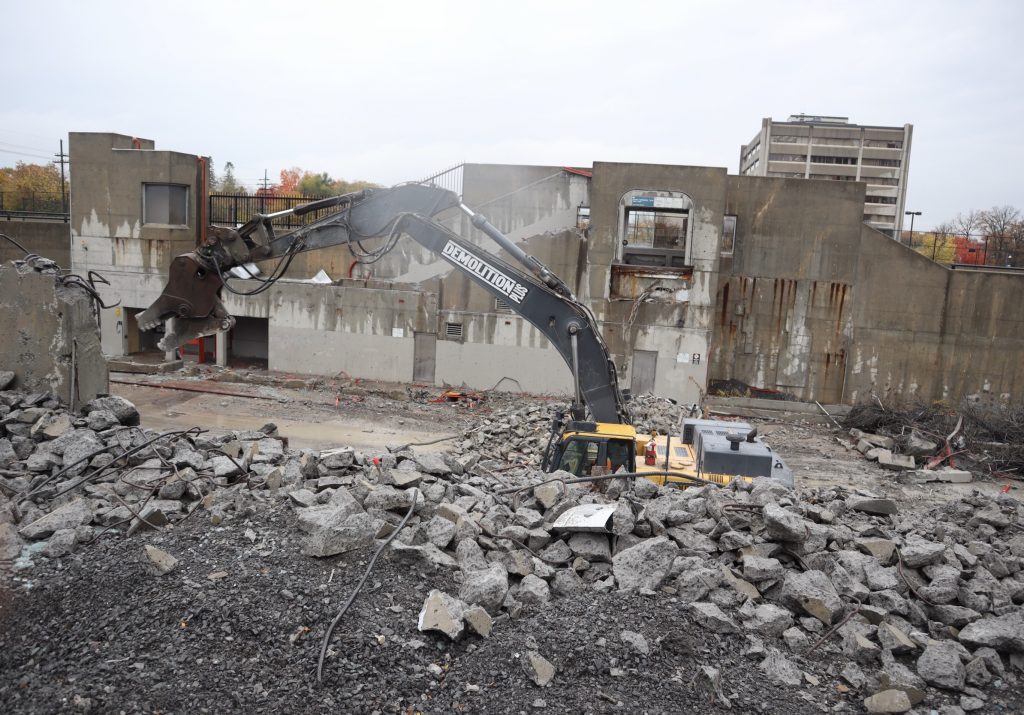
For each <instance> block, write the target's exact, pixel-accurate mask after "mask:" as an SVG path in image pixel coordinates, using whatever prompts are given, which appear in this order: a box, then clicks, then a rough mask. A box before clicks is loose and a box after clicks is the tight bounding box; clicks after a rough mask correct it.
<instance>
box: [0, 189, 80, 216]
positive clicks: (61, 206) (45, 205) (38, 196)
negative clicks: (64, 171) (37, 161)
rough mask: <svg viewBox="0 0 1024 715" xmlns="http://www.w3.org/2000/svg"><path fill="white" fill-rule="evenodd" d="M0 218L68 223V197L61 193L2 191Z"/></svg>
mask: <svg viewBox="0 0 1024 715" xmlns="http://www.w3.org/2000/svg"><path fill="white" fill-rule="evenodd" d="M0 218H5V219H17V218H21V219H26V218H29V219H31V218H38V219H50V220H53V219H60V220H63V221H67V220H68V209H67V201H66V197H64V196H62V195H61V193H60V192H59V191H53V192H50V191H0Z"/></svg>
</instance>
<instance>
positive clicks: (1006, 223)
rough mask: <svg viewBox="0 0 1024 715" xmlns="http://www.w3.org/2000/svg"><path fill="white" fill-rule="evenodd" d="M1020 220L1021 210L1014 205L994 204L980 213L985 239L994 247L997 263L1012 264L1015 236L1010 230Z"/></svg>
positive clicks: (980, 223) (995, 261)
mask: <svg viewBox="0 0 1024 715" xmlns="http://www.w3.org/2000/svg"><path fill="white" fill-rule="evenodd" d="M1019 222H1020V211H1018V210H1017V209H1015V208H1014V207H1013V206H993V207H992V208H990V209H987V210H985V211H981V212H980V213H979V219H978V223H979V227H980V228H981V231H982V233H984V234H985V241H986V243H988V244H989V246H991V248H992V252H993V254H994V255H993V258H994V259H995V260H994V261H993V262H994V263H995V264H996V265H1000V266H1003V265H1011V264H1012V260H1013V259H1012V258H1011V256H1012V255H1013V243H1014V241H1013V238H1012V236H1011V235H1010V231H1011V229H1012V228H1013V225H1014V224H1015V223H1019Z"/></svg>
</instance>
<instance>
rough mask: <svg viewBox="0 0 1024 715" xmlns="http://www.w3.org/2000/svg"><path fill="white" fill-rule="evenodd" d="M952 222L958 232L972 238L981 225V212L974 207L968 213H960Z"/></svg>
mask: <svg viewBox="0 0 1024 715" xmlns="http://www.w3.org/2000/svg"><path fill="white" fill-rule="evenodd" d="M950 223H951V224H952V226H953V229H954V230H955V231H956V233H957V234H959V235H961V236H963V237H964V238H970V237H971V234H972V233H974V232H975V231H977V230H978V228H980V227H981V212H980V211H975V210H973V209H972V210H970V211H968V212H967V213H958V214H957V215H956V218H954V219H953V220H952V221H951V222H950Z"/></svg>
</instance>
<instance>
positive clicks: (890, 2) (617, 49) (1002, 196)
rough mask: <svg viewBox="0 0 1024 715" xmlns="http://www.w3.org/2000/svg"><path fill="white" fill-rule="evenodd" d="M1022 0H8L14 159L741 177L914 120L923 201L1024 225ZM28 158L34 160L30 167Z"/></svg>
mask: <svg viewBox="0 0 1024 715" xmlns="http://www.w3.org/2000/svg"><path fill="white" fill-rule="evenodd" d="M1021 27H1024V3H1020V2H1018V1H1017V0H1005V1H1003V2H966V1H965V2H945V1H935V0H933V1H931V2H896V1H894V0H887V1H885V2H873V1H870V2H841V3H840V2H826V1H824V0H818V2H783V1H773V2H770V3H769V2H760V1H754V0H751V1H749V2H704V3H695V2H665V3H661V2H656V1H653V0H648V1H647V2H642V3H633V4H630V3H621V2H618V3H610V2H607V3H595V4H589V3H582V2H564V1H563V2H552V1H550V0H548V1H547V2H537V3H534V2H504V3H496V2H475V3H454V2H443V1H437V0H435V1H433V2H423V1H422V0H420V1H418V2H408V3H389V2H360V3H342V2H323V3H320V2H303V3H288V2H275V3H264V2H240V3H231V4H229V3H226V2H214V1H213V0H206V2H191V1H182V0H175V1H174V2H166V3H159V4H157V3H145V2H133V3H113V2H100V1H94V2H88V3H84V2H46V3H29V2H22V1H21V0H0V37H2V40H3V46H4V56H5V60H6V61H5V68H4V73H3V76H4V82H3V84H4V92H3V97H2V99H0V151H2V152H3V153H0V165H11V164H13V163H14V161H16V160H19V159H20V160H23V161H40V159H39V158H38V156H34V155H39V156H44V155H48V154H50V153H52V152H55V151H56V149H57V141H58V139H60V138H61V137H66V135H67V132H69V131H115V132H120V133H123V134H131V135H135V136H141V137H146V138H150V139H155V140H156V142H157V147H158V148H163V149H175V150H179V151H186V152H192V153H197V154H209V155H211V156H212V157H213V159H214V161H215V164H216V167H217V170H218V171H220V170H221V168H222V167H223V163H224V162H225V161H232V162H234V164H235V166H236V169H237V172H236V173H237V176H238V177H239V178H240V179H242V180H243V181H244V182H245V183H247V184H249V185H250V186H255V184H256V181H257V180H258V179H260V178H261V177H262V176H263V170H264V169H267V170H269V172H270V175H271V177H272V178H276V176H277V172H278V171H279V170H280V169H282V168H285V167H290V166H300V167H302V168H304V169H309V170H314V171H327V172H329V173H330V174H331V176H333V177H335V178H346V179H368V180H372V181H377V182H380V183H383V184H391V183H395V182H398V181H404V180H410V179H418V178H422V177H424V176H426V175H429V174H431V173H434V172H435V171H438V170H440V169H443V168H446V167H448V166H451V165H453V164H457V163H459V162H462V161H468V162H507V163H523V164H552V165H589V164H591V163H592V162H593V161H638V162H650V163H666V164H696V165H710V166H724V167H726V168H728V169H729V171H730V172H731V173H735V172H736V171H737V162H738V157H739V147H740V145H741V144H742V143H744V142H746V141H749V139H750V138H751V137H752V136H754V134H755V133H756V132H757V130H758V128H759V126H760V122H761V118H762V117H766V116H772V117H774V118H776V119H785V118H786V117H787V116H788V115H790V114H795V113H799V112H806V113H808V114H834V115H842V116H848V117H850V119H851V120H852V121H854V122H858V123H864V124H893V125H902V124H903V123H905V122H909V123H912V124H913V125H914V140H913V148H912V155H911V163H910V183H909V197H908V206H907V207H908V208H909V209H915V210H920V211H923V212H924V215H923V216H922V217H921V218H920V219H919V220H918V222H917V223H916V225H915V228H917V227H922V226H924V227H930V226H932V225H933V224H934V223H937V222H939V221H941V220H943V219H946V218H951V217H952V216H953V215H954V214H956V213H957V212H958V211H962V210H967V209H971V208H987V207H989V206H992V205H996V204H1000V205H1001V204H1012V205H1015V206H1018V207H1020V208H1022V209H1024V190H1022V187H1024V181H1022V179H1021V178H1020V177H1021V167H1022V166H1024V142H1022V134H1024V133H1022V124H1021V118H1022V117H1024V91H1022V88H1024V49H1022V46H1021V40H1020V29H1021ZM11 152H20V154H14V153H11Z"/></svg>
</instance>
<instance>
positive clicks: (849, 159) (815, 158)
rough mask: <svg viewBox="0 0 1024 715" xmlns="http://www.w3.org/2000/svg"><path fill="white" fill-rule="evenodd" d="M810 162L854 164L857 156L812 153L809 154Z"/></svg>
mask: <svg viewBox="0 0 1024 715" xmlns="http://www.w3.org/2000/svg"><path fill="white" fill-rule="evenodd" d="M811 163H814V164H856V163H857V157H855V156H821V155H819V154H814V155H812V156H811Z"/></svg>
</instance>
